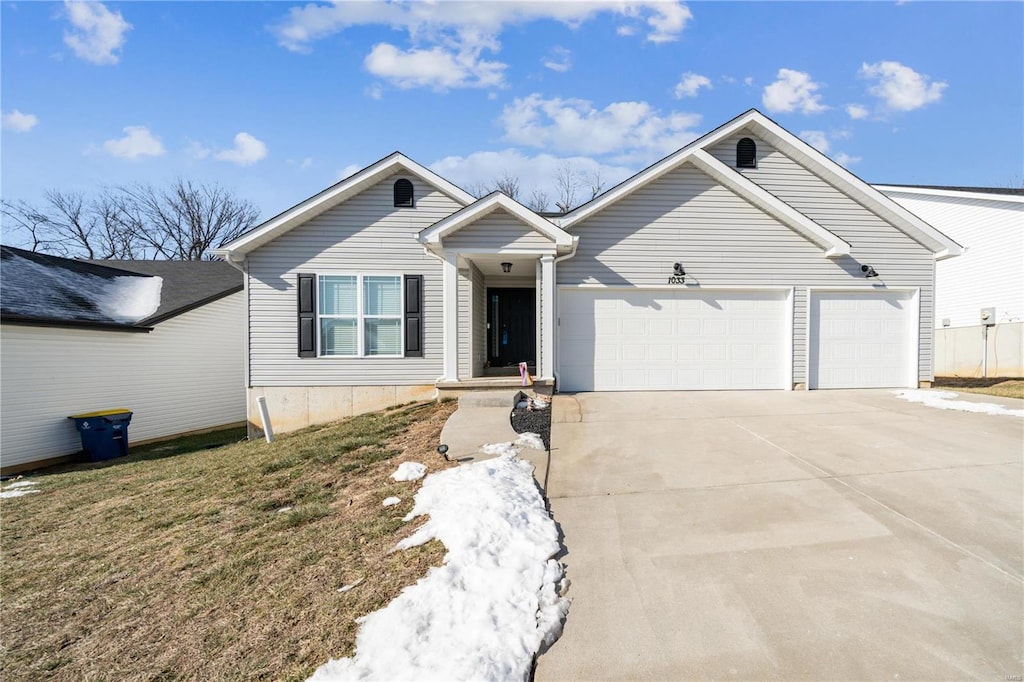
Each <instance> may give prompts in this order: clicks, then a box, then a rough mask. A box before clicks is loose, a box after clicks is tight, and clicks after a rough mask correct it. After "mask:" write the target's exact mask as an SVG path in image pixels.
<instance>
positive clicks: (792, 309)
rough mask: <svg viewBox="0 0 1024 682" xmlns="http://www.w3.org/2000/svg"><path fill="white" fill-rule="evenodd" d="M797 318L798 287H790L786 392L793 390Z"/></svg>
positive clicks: (787, 306) (787, 315)
mask: <svg viewBox="0 0 1024 682" xmlns="http://www.w3.org/2000/svg"><path fill="white" fill-rule="evenodd" d="M795 316H796V287H790V288H789V293H788V294H787V295H786V324H785V325H784V326H785V328H786V330H785V333H786V334H787V336H788V338H787V339H786V342H785V343H784V344H783V345H784V347H785V348H786V368H785V371H786V385H785V386H783V389H784V390H786V391H792V390H793V352H794V351H795V350H796V340H795V339H794V338H793V334H794V333H795V329H794V327H795V323H794V320H793V318H794V317H795Z"/></svg>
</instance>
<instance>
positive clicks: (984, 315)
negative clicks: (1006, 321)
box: [981, 308, 996, 327]
mask: <svg viewBox="0 0 1024 682" xmlns="http://www.w3.org/2000/svg"><path fill="white" fill-rule="evenodd" d="M981 323H982V324H983V325H985V326H986V327H991V326H992V325H994V324H995V323H996V309H995V308H982V309H981Z"/></svg>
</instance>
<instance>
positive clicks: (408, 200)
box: [395, 178, 413, 207]
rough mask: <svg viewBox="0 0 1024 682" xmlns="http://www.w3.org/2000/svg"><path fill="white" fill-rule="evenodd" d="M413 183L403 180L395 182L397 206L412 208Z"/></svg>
mask: <svg viewBox="0 0 1024 682" xmlns="http://www.w3.org/2000/svg"><path fill="white" fill-rule="evenodd" d="M412 205H413V201H412V183H411V182H409V181H408V180H406V179H405V178H402V179H401V180H396V181H395V206H409V207H412Z"/></svg>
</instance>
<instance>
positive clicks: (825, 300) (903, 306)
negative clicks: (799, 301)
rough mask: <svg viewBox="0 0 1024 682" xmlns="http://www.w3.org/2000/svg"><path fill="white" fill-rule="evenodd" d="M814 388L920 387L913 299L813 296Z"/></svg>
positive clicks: (810, 362) (902, 295)
mask: <svg viewBox="0 0 1024 682" xmlns="http://www.w3.org/2000/svg"><path fill="white" fill-rule="evenodd" d="M810 306H811V315H810V329H809V330H808V333H809V336H810V338H809V349H808V350H809V353H808V373H809V376H808V386H809V387H810V388H890V387H915V388H916V387H917V374H916V371H914V365H916V364H917V352H916V348H915V341H914V339H916V337H917V334H916V333H915V326H914V325H916V322H917V320H916V317H917V316H916V315H915V314H914V313H915V311H916V309H917V306H916V304H915V303H914V299H913V297H912V296H911V294H909V293H897V292H884V291H881V292H865V293H860V292H857V293H839V292H818V293H814V292H812V293H811V300H810Z"/></svg>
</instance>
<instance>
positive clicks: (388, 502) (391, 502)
mask: <svg viewBox="0 0 1024 682" xmlns="http://www.w3.org/2000/svg"><path fill="white" fill-rule="evenodd" d="M401 501H402V498H401V497H385V498H384V501H383V502H381V503H380V506H382V507H394V506H395V505H396V504H398V503H399V502H401Z"/></svg>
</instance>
